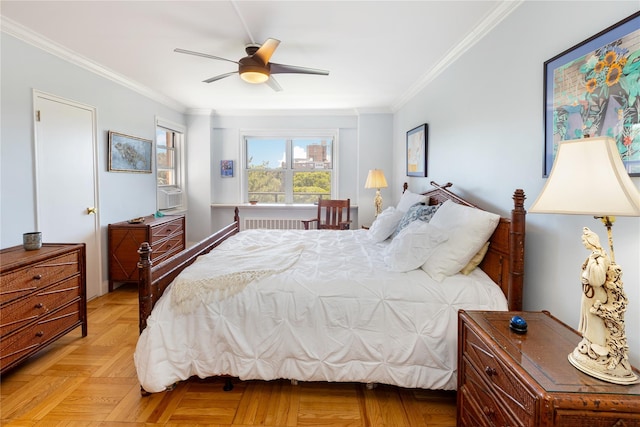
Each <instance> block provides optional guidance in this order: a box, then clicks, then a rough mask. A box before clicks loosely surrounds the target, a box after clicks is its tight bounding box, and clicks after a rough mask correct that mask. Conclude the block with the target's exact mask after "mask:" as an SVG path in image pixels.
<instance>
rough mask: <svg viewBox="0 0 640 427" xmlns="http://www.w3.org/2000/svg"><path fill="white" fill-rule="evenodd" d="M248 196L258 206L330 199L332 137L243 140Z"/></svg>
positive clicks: (248, 138)
mask: <svg viewBox="0 0 640 427" xmlns="http://www.w3.org/2000/svg"><path fill="white" fill-rule="evenodd" d="M245 144H246V172H247V190H248V191H247V193H248V197H249V200H257V201H258V202H261V203H296V204H298V203H314V202H316V201H317V200H318V198H319V197H322V198H326V199H329V198H331V193H332V181H333V164H334V161H333V137H326V136H325V137H314V138H308V137H306V138H266V137H260V138H259V137H246V138H245Z"/></svg>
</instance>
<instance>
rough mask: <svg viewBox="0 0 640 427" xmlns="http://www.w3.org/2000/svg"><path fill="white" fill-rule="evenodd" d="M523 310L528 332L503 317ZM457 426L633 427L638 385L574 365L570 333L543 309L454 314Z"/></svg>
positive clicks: (637, 417) (639, 404) (638, 415)
mask: <svg viewBox="0 0 640 427" xmlns="http://www.w3.org/2000/svg"><path fill="white" fill-rule="evenodd" d="M514 315H520V316H522V317H523V318H524V319H525V320H526V321H527V323H528V332H527V333H525V334H516V333H515V332H513V331H512V330H511V329H509V320H510V319H511V317H513V316H514ZM458 331H459V334H458V402H457V408H458V414H457V420H458V424H457V425H458V426H480V425H483V426H484V425H486V426H494V425H496V426H507V425H509V426H567V427H570V426H584V427H587V426H588V427H601V426H612V427H613V426H625V427H629V426H640V384H634V385H617V384H611V383H607V382H604V381H601V380H598V379H596V378H592V377H590V376H588V375H586V374H584V373H582V372H580V371H578V370H577V369H576V368H574V367H573V366H572V365H571V364H570V363H569V361H568V359H567V355H568V354H569V353H571V352H572V351H573V349H574V348H575V346H576V344H577V343H578V342H579V341H580V336H579V335H578V333H577V332H576V331H574V330H573V329H571V328H570V327H568V326H567V325H565V324H564V323H562V322H560V321H559V320H558V319H556V318H555V317H553V316H551V314H549V313H548V312H499V311H464V310H460V312H459V314H458Z"/></svg>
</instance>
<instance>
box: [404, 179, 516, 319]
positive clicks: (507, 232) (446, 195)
mask: <svg viewBox="0 0 640 427" xmlns="http://www.w3.org/2000/svg"><path fill="white" fill-rule="evenodd" d="M431 185H432V186H433V187H434V189H433V190H430V191H427V192H425V193H422V194H424V195H425V196H428V197H429V199H428V200H429V202H428V203H429V204H430V205H437V204H438V203H442V202H444V201H445V200H451V201H452V202H455V203H459V204H461V205H464V206H469V207H472V208H477V209H482V208H480V207H478V206H476V205H474V204H472V203H469V202H467V201H466V200H464V199H462V198H460V197H459V196H457V195H455V194H454V193H452V192H451V191H449V190H447V189H448V188H449V187H451V186H452V185H453V184H451V183H450V182H448V183H446V184H445V185H438V184H436V183H435V182H433V181H431ZM407 188H408V184H407V183H406V182H405V183H404V186H403V192H404V191H406V190H407ZM524 200H525V195H524V191H523V190H521V189H517V190H515V192H514V194H513V210H512V211H511V217H509V218H504V217H501V218H500V222H499V223H498V226H497V227H496V230H495V231H494V232H493V234H492V235H491V238H490V239H489V242H490V243H489V250H488V251H487V254H486V255H485V257H484V259H483V260H482V263H480V268H481V269H482V270H483V271H484V272H485V273H487V275H488V276H489V277H490V278H491V280H493V281H494V282H496V283H497V284H498V286H500V288H501V289H502V292H503V293H504V294H505V296H506V297H507V303H508V305H509V310H511V311H520V310H522V293H523V286H524V237H525V228H526V214H527V212H526V211H525V209H524Z"/></svg>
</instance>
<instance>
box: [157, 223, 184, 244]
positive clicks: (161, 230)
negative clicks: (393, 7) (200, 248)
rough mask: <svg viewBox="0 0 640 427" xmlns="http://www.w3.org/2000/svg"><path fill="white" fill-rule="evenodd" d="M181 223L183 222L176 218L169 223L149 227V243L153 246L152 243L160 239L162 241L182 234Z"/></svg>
mask: <svg viewBox="0 0 640 427" xmlns="http://www.w3.org/2000/svg"><path fill="white" fill-rule="evenodd" d="M182 222H183V221H182V218H177V219H174V220H171V221H169V222H165V223H162V224H158V225H154V226H153V227H151V238H150V240H151V242H149V243H151V244H153V242H156V241H158V240H160V239H164V238H165V237H169V236H172V235H174V234H178V233H182V232H183V227H182Z"/></svg>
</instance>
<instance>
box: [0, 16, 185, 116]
mask: <svg viewBox="0 0 640 427" xmlns="http://www.w3.org/2000/svg"><path fill="white" fill-rule="evenodd" d="M0 29H1V30H2V32H3V33H6V34H8V35H10V36H12V37H15V38H17V39H18V40H21V41H23V42H25V43H28V44H30V45H31V46H34V47H36V48H38V49H41V50H43V51H45V52H47V53H50V54H51V55H54V56H57V57H58V58H61V59H63V60H65V61H67V62H70V63H71V64H73V65H76V66H78V67H80V68H83V69H85V70H87V71H89V72H92V73H94V74H96V75H98V76H100V77H103V78H105V79H108V80H111V81H113V82H115V83H117V84H119V85H121V86H124V87H126V88H127V89H130V90H132V91H134V92H136V93H139V94H140V95H142V96H145V97H147V98H149V99H151V100H153V101H156V102H158V103H160V104H163V105H165V106H167V107H169V108H172V109H174V110H176V111H179V112H181V113H184V112H185V111H186V107H185V106H184V105H182V104H180V103H179V102H177V101H176V100H174V99H172V98H169V97H167V96H165V95H162V94H160V93H158V92H156V91H154V90H152V89H151V88H149V87H147V86H144V85H142V84H140V83H138V82H135V81H133V80H131V79H129V78H127V77H125V76H123V75H121V74H118V73H116V72H115V71H113V70H110V69H108V68H106V67H103V66H102V65H100V64H97V63H95V62H93V61H91V60H90V59H87V58H85V57H84V56H82V55H80V54H78V53H77V52H74V51H73V50H71V49H68V48H66V47H64V46H62V45H60V44H58V43H56V42H54V41H53V40H50V39H48V38H46V37H44V36H43V35H41V34H38V33H36V32H35V31H33V30H31V29H29V28H27V27H25V26H23V25H21V24H19V23H17V22H15V21H13V20H11V19H9V18H7V17H5V16H0Z"/></svg>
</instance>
